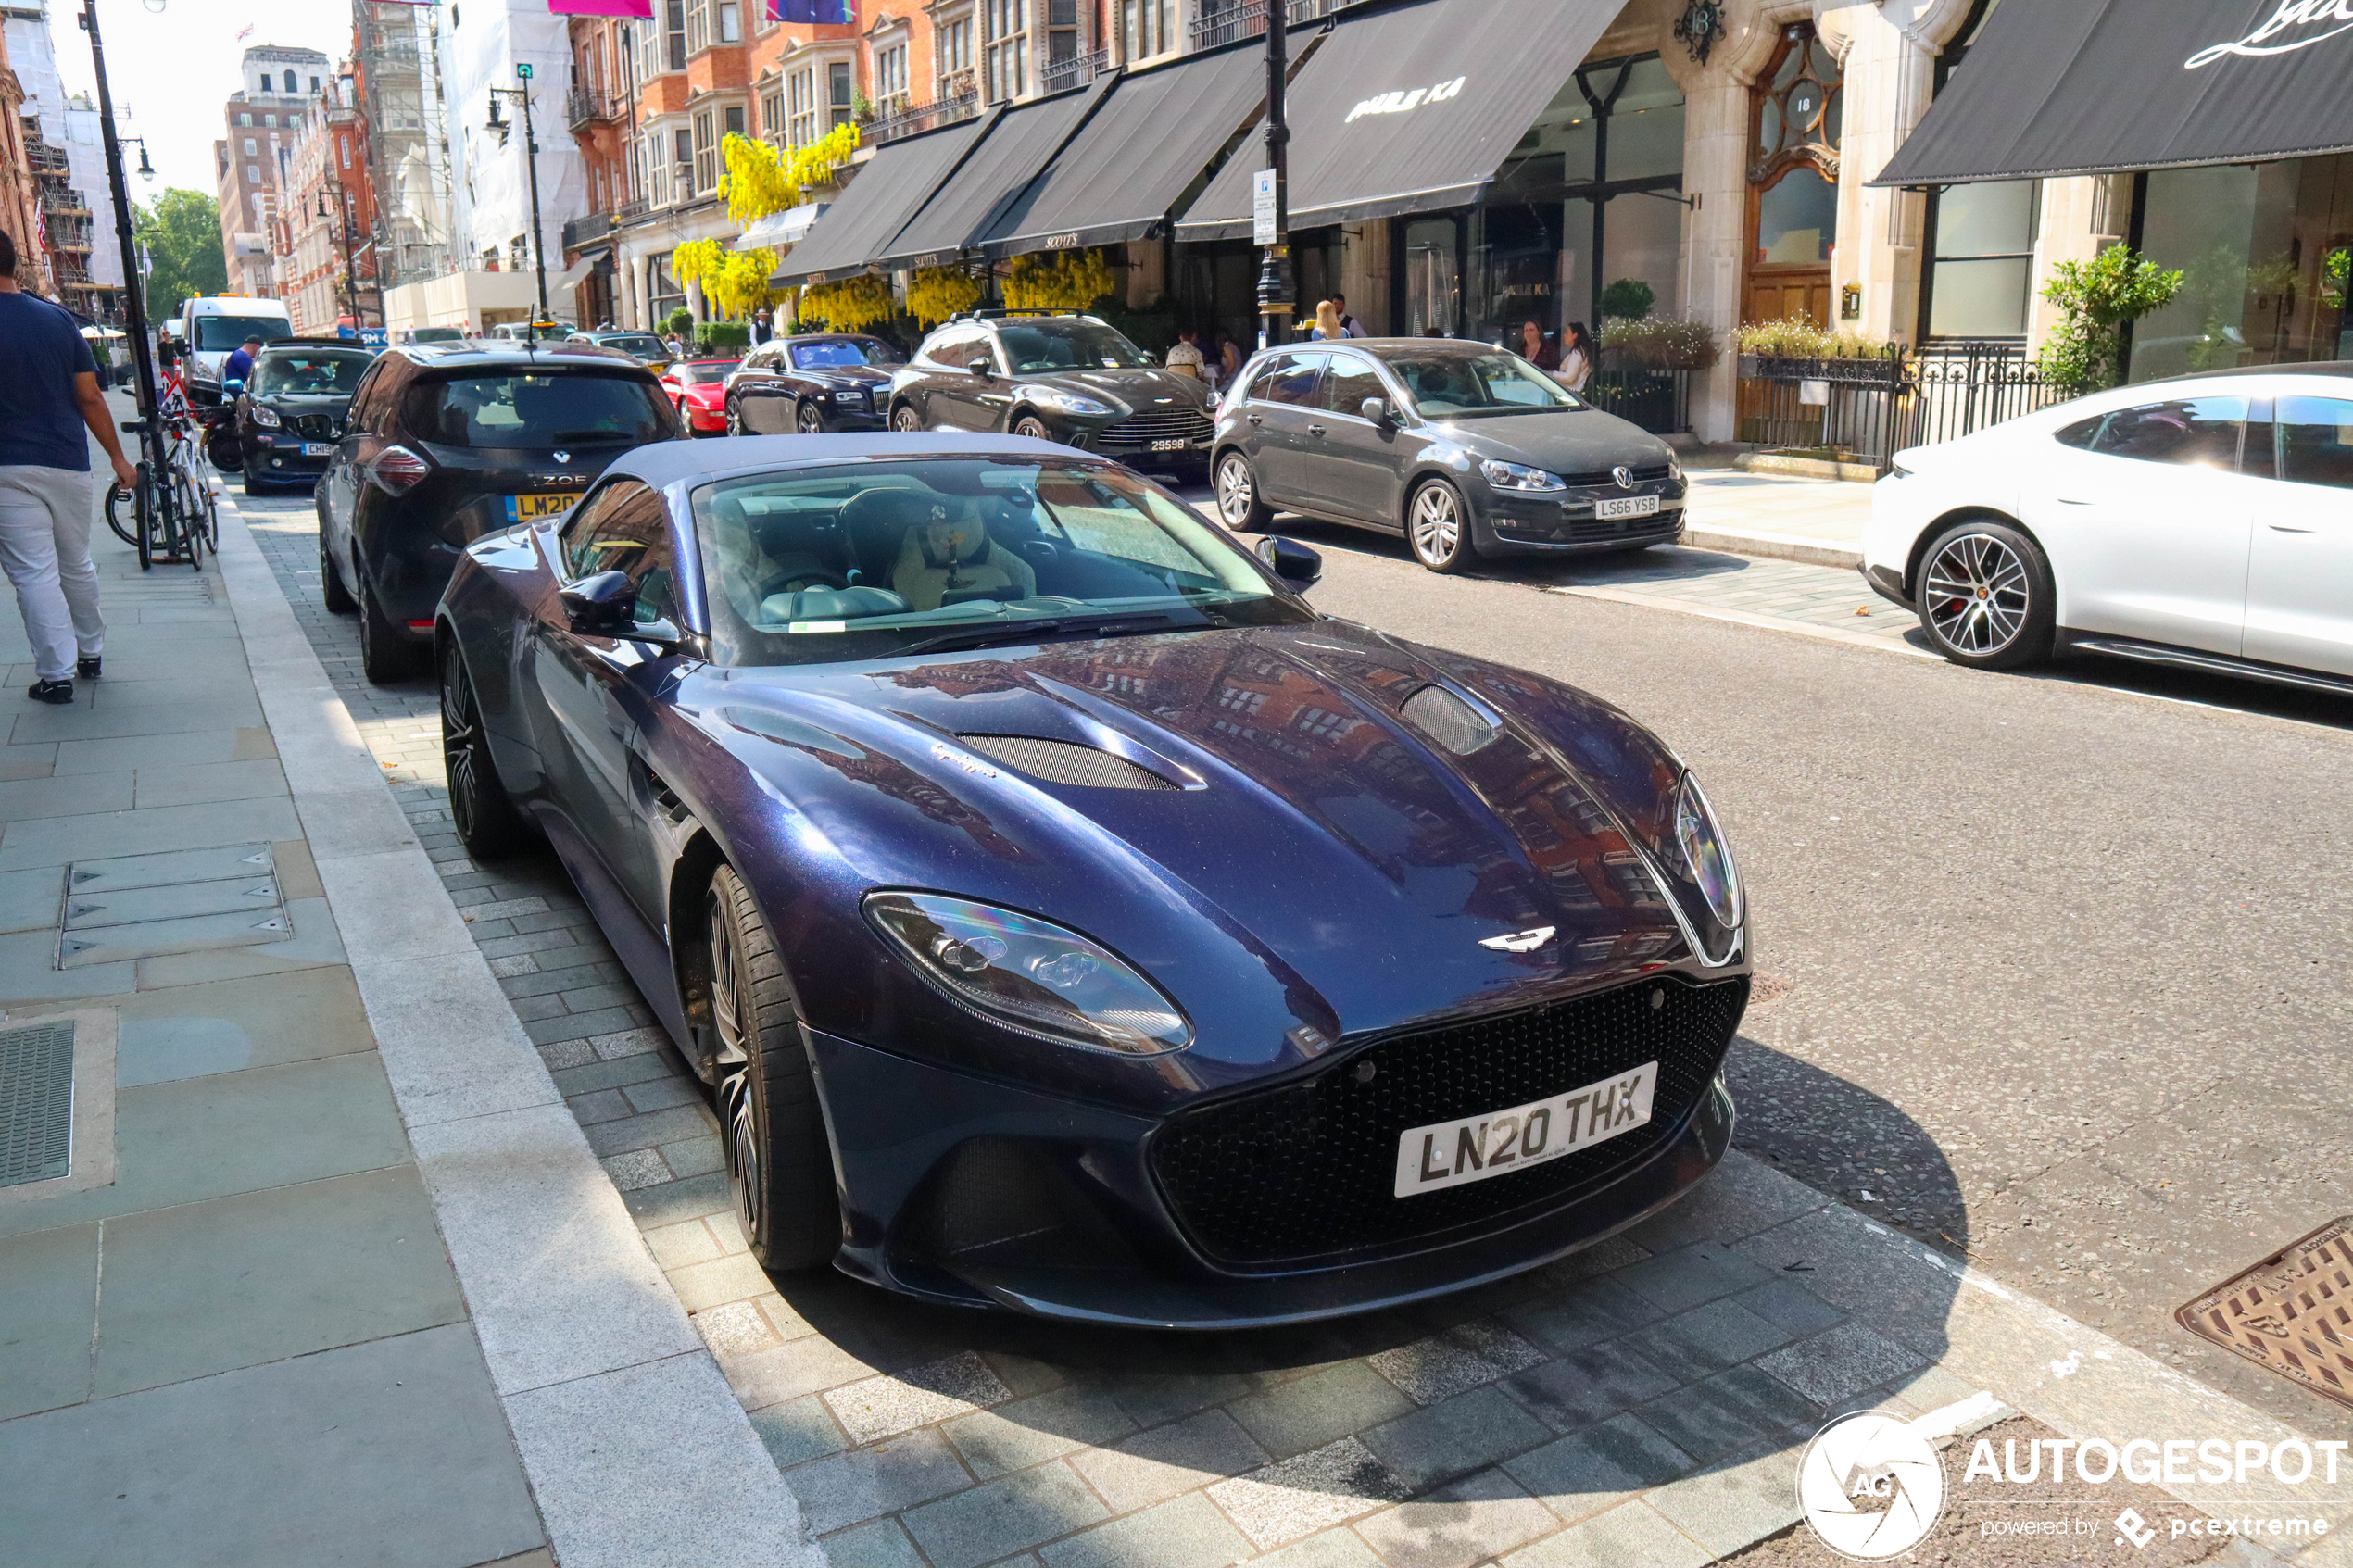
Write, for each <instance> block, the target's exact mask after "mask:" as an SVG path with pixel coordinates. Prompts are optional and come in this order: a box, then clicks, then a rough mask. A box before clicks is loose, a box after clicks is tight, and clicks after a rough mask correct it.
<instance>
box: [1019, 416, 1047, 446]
mask: <svg viewBox="0 0 2353 1568" xmlns="http://www.w3.org/2000/svg"><path fill="white" fill-rule="evenodd" d="M1013 434H1015V435H1018V436H1023V437H1025V438H1026V439H1028V440H1031V441H1051V440H1053V439H1054V435H1053V432H1051V431H1050V430H1048V429H1047V428H1046V421H1045V420H1041V419H1039V418H1038V416H1037V415H1035V414H1024V415H1023V416H1022V417H1021V418H1019V419H1017V420H1014V421H1013Z"/></svg>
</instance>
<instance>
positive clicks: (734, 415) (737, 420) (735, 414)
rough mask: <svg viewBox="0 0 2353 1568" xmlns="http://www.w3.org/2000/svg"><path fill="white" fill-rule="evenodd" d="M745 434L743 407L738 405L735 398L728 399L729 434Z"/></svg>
mask: <svg viewBox="0 0 2353 1568" xmlns="http://www.w3.org/2000/svg"><path fill="white" fill-rule="evenodd" d="M727 433H728V434H729V435H741V434H743V433H744V410H743V405H741V404H740V403H737V402H736V400H735V399H734V398H732V397H730V398H729V399H727Z"/></svg>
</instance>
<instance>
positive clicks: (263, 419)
mask: <svg viewBox="0 0 2353 1568" xmlns="http://www.w3.org/2000/svg"><path fill="white" fill-rule="evenodd" d="M253 422H254V423H256V424H258V425H259V426H260V427H261V428H262V429H264V430H276V429H277V428H278V427H279V426H280V425H281V424H282V423H283V420H280V419H279V418H278V416H277V414H276V413H275V412H274V411H273V410H271V408H267V407H265V406H264V405H262V404H259V403H256V404H255V405H254V406H253Z"/></svg>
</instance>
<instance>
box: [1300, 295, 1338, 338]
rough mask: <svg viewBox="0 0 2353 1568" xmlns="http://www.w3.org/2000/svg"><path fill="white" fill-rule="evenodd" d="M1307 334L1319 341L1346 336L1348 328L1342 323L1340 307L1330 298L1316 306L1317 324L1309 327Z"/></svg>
mask: <svg viewBox="0 0 2353 1568" xmlns="http://www.w3.org/2000/svg"><path fill="white" fill-rule="evenodd" d="M1307 335H1308V336H1309V337H1311V338H1315V340H1317V341H1318V342H1328V341H1336V340H1338V339H1340V338H1344V337H1346V336H1347V335H1348V329H1347V328H1346V327H1343V326H1341V325H1340V307H1338V306H1336V305H1334V304H1333V303H1332V302H1331V301H1330V300H1328V299H1327V300H1323V301H1320V302H1319V303H1318V304H1317V305H1316V307H1315V326H1314V327H1312V328H1310V329H1309V331H1308V333H1307Z"/></svg>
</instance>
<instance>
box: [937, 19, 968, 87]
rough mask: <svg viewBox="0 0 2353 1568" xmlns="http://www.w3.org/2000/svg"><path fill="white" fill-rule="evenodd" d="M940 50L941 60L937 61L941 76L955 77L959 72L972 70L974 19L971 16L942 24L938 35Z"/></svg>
mask: <svg viewBox="0 0 2353 1568" xmlns="http://www.w3.org/2000/svg"><path fill="white" fill-rule="evenodd" d="M938 49H939V58H938V61H937V67H938V70H939V74H940V75H941V76H943V77H949V76H953V75H955V74H956V73H957V72H959V71H968V70H970V69H973V19H972V18H970V17H969V16H963V17H958V18H957V19H955V20H954V21H951V22H943V23H941V24H940V28H939V34H938Z"/></svg>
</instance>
